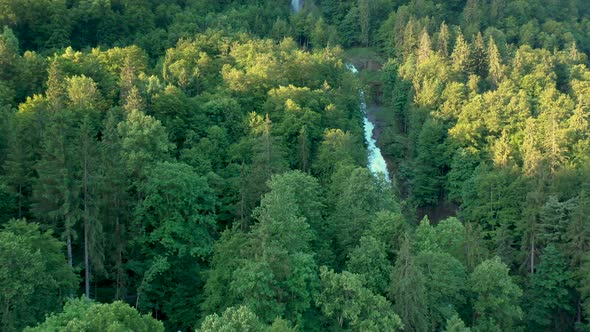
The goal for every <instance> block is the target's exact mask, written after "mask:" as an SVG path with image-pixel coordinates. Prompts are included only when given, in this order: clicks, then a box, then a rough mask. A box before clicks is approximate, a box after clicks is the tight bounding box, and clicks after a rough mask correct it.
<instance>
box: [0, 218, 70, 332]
mask: <svg viewBox="0 0 590 332" xmlns="http://www.w3.org/2000/svg"><path fill="white" fill-rule="evenodd" d="M63 247H64V245H63V243H62V242H59V241H58V240H57V239H55V238H54V237H53V234H52V233H51V232H41V231H40V229H39V225H37V224H29V223H27V222H25V221H24V220H12V221H10V222H8V223H7V224H6V225H4V228H3V229H2V230H0V301H1V302H2V303H4V305H3V307H2V310H1V311H0V317H1V318H2V319H1V320H0V321H1V322H2V323H1V326H2V330H7V331H11V330H20V329H22V328H23V327H24V326H26V325H27V324H32V323H35V322H36V320H37V319H41V318H42V317H43V316H44V315H45V314H46V313H49V312H51V311H55V310H57V309H59V307H60V305H61V301H62V300H63V299H64V298H65V296H67V294H69V293H70V292H72V291H73V289H74V287H75V286H76V284H77V281H78V280H77V278H76V276H75V274H74V272H73V270H72V269H71V268H70V267H69V266H68V265H67V261H66V259H65V257H64V254H63Z"/></svg>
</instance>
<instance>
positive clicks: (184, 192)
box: [135, 162, 215, 258]
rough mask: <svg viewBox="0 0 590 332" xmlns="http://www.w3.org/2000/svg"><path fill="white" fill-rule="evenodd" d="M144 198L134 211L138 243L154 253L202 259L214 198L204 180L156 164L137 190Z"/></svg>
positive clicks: (183, 168) (187, 170)
mask: <svg viewBox="0 0 590 332" xmlns="http://www.w3.org/2000/svg"><path fill="white" fill-rule="evenodd" d="M139 189H140V191H141V192H142V193H143V194H144V195H145V198H144V200H143V201H142V202H141V203H140V204H139V205H138V207H137V208H136V211H135V215H136V219H137V220H138V223H139V225H140V226H141V227H142V229H143V230H144V232H145V233H144V236H143V237H142V241H143V242H144V243H146V244H149V247H152V248H161V249H160V250H156V252H158V253H160V254H165V255H174V256H180V257H182V256H193V257H199V258H205V257H206V256H207V255H208V254H209V253H210V252H211V249H212V243H213V238H212V232H213V231H214V228H215V226H214V225H215V217H214V212H215V197H214V195H213V192H212V190H211V189H210V188H209V186H208V184H207V181H206V179H205V178H203V177H200V176H199V175H197V174H196V173H195V172H194V171H193V170H192V168H191V167H190V166H188V165H185V164H182V163H168V162H165V163H160V164H156V165H155V166H154V167H152V168H151V169H150V171H149V172H148V180H147V182H146V183H145V184H143V185H141V186H140V187H139Z"/></svg>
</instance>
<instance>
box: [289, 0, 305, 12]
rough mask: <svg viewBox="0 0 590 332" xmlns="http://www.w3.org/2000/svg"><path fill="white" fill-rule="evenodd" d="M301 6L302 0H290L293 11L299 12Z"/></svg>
mask: <svg viewBox="0 0 590 332" xmlns="http://www.w3.org/2000/svg"><path fill="white" fill-rule="evenodd" d="M302 8H303V0H291V9H292V10H293V12H295V13H299V11H300V10H301V9H302Z"/></svg>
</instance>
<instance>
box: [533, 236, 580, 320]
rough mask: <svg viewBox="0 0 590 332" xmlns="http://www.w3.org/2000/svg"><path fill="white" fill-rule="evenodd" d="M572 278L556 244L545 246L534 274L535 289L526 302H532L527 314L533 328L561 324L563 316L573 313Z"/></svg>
mask: <svg viewBox="0 0 590 332" xmlns="http://www.w3.org/2000/svg"><path fill="white" fill-rule="evenodd" d="M571 280H572V275H571V273H570V272H569V270H568V264H567V261H566V260H565V257H563V255H562V254H561V253H560V252H559V251H558V250H557V248H556V247H555V246H554V245H552V244H550V245H548V246H547V247H545V249H543V253H542V254H541V257H540V263H539V265H538V266H537V270H536V272H535V274H532V275H531V277H530V283H531V290H530V292H529V293H528V294H527V298H528V301H526V303H529V305H530V309H529V311H528V315H527V317H528V320H529V328H530V329H531V330H544V329H547V328H549V327H550V326H558V325H559V323H560V322H559V315H560V314H562V313H564V312H570V313H571V311H572V309H573V308H572V307H571V305H570V303H571V302H572V299H571V292H570V283H571ZM552 323H553V324H552Z"/></svg>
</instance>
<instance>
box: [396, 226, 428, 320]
mask: <svg viewBox="0 0 590 332" xmlns="http://www.w3.org/2000/svg"><path fill="white" fill-rule="evenodd" d="M388 294H389V298H390V299H391V300H392V301H393V302H394V306H393V308H394V310H395V311H396V312H398V313H399V315H400V318H401V320H402V322H403V324H404V329H405V330H406V331H423V330H425V329H427V327H428V325H429V319H430V317H429V315H428V303H427V293H426V278H425V276H424V274H423V272H422V269H420V267H419V266H418V265H417V263H416V260H415V256H414V255H413V254H412V252H411V248H410V241H409V239H408V237H406V238H405V239H404V240H403V242H402V245H401V248H400V250H399V253H398V255H397V259H396V261H395V265H394V267H393V270H392V271H391V276H390V284H389V292H388Z"/></svg>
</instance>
